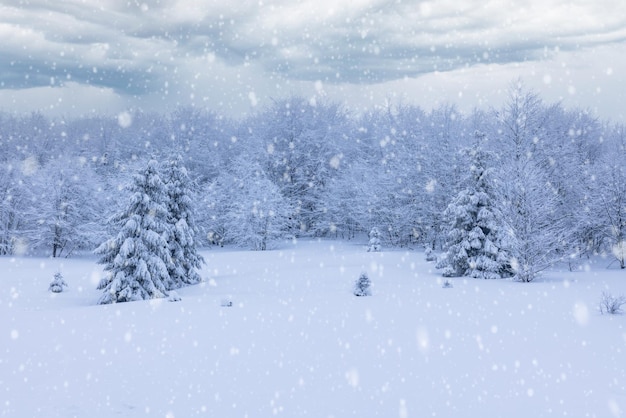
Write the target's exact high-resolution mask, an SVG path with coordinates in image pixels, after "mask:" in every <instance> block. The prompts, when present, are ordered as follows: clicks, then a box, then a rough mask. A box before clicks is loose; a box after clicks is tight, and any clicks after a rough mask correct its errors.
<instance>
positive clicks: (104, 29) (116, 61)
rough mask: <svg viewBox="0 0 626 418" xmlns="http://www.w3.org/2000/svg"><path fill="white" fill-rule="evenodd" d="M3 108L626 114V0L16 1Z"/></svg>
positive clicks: (11, 4)
mask: <svg viewBox="0 0 626 418" xmlns="http://www.w3.org/2000/svg"><path fill="white" fill-rule="evenodd" d="M0 40H1V41H0V110H2V111H7V112H17V113H21V112H31V111H41V112H43V113H45V114H50V115H63V116H81V115H87V114H91V113H100V114H101V113H105V114H119V113H121V112H124V111H127V110H132V109H143V110H149V111H161V112H168V111H171V110H173V109H175V108H176V107H178V106H196V107H201V108H206V109H210V110H213V111H216V112H218V113H222V114H225V115H227V116H231V117H243V116H245V115H247V114H250V113H254V112H256V111H258V110H259V109H263V107H264V106H267V105H270V104H271V103H272V101H273V100H274V99H279V98H282V97H285V96H289V95H301V96H304V97H306V98H309V99H310V100H311V101H313V102H314V101H317V100H320V99H323V100H331V101H338V102H341V103H344V104H345V105H346V108H347V109H349V110H351V111H353V112H355V113H359V112H361V111H363V110H365V109H368V108H372V107H375V106H384V105H386V104H387V103H395V104H414V105H419V106H422V107H423V108H425V109H427V110H428V109H431V108H433V107H436V106H438V105H440V104H455V105H457V106H458V107H459V108H460V109H461V110H462V111H466V112H469V111H471V110H472V109H473V108H481V109H490V108H496V109H497V108H498V107H500V106H502V104H503V102H504V101H505V100H506V97H507V90H508V89H509V88H510V86H511V84H512V83H515V82H517V80H521V81H522V82H523V83H524V85H525V86H526V87H527V88H529V89H532V90H534V91H536V92H537V93H539V94H540V95H541V97H542V98H543V99H544V100H545V101H546V102H549V103H552V102H561V103H562V105H563V106H564V107H566V108H575V107H580V108H583V109H585V110H589V111H590V112H593V113H594V114H596V115H598V116H599V117H601V118H604V119H610V120H612V121H615V122H624V120H625V119H626V93H625V91H626V88H624V86H626V2H624V1H623V0H597V1H590V0H570V1H561V0H525V1H517V0H512V1H500V0H497V1H490V0H436V1H409V0H369V1H366V0H345V1H337V0H330V1H328V0H301V1H298V0H276V1H271V0H257V1H237V0H234V1H225V0H221V1H210V0H205V1H202V0H160V1H159V0H156V1H141V0H139V1H135V0H129V1H123V0H64V1H57V0H20V1H16V0H0Z"/></svg>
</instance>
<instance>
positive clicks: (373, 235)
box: [367, 227, 381, 253]
mask: <svg viewBox="0 0 626 418" xmlns="http://www.w3.org/2000/svg"><path fill="white" fill-rule="evenodd" d="M369 237H370V240H369V243H368V247H367V251H368V252H373V253H377V252H380V250H381V245H380V231H379V230H378V228H376V227H373V228H372V229H371V230H370V233H369Z"/></svg>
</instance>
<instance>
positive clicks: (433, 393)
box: [0, 241, 626, 418]
mask: <svg viewBox="0 0 626 418" xmlns="http://www.w3.org/2000/svg"><path fill="white" fill-rule="evenodd" d="M383 250H384V251H383V252H382V253H368V252H366V251H365V246H364V245H363V244H362V243H361V244H358V245H357V244H355V243H346V242H334V241H321V242H320V241H299V242H297V243H286V244H284V245H282V246H281V248H280V249H278V250H274V251H267V252H247V251H239V250H233V249H212V250H208V251H204V252H203V255H204V256H205V258H206V260H207V266H206V268H205V269H204V270H203V272H202V276H203V277H205V278H206V279H207V280H206V282H205V283H203V284H202V285H199V286H193V287H188V288H184V289H181V290H179V291H178V294H179V295H180V296H181V297H182V301H180V302H167V301H166V300H155V301H149V302H134V303H124V304H117V305H108V306H98V305H96V304H95V303H96V301H97V299H98V296H99V294H100V291H98V290H96V289H95V287H96V284H97V282H98V280H99V277H100V275H101V274H102V268H101V266H99V265H97V264H95V259H94V258H93V257H86V258H74V259H61V260H59V259H45V258H10V257H5V258H0V289H1V291H0V416H2V417H11V418H20V417H29V418H30V417H90V418H96V417H117V416H120V417H144V416H146V417H168V418H171V417H183V418H187V417H195V416H206V417H246V416H247V417H268V416H274V415H278V416H285V417H301V416H308V417H337V418H340V417H385V418H388V417H469V416H475V417H478V416H480V417H507V418H512V417H524V418H527V417H551V416H571V417H620V416H626V315H601V314H600V313H599V312H598V310H597V305H598V302H599V300H600V295H601V293H602V291H605V290H606V291H609V292H610V293H612V294H614V295H620V294H622V295H626V272H624V271H619V270H617V269H615V266H612V268H610V269H607V265H608V264H609V262H610V261H609V260H607V259H600V258H599V259H597V260H595V262H594V263H591V264H582V265H581V266H580V269H579V271H576V272H569V271H568V269H567V268H566V267H565V266H563V267H562V268H555V269H554V270H552V271H551V272H549V273H548V274H546V275H545V276H544V277H543V278H542V279H540V280H539V281H537V282H534V283H530V284H523V283H514V282H511V281H507V280H495V281H488V280H475V279H467V280H463V279H455V280H453V284H454V287H453V288H442V285H441V284H442V278H441V277H440V276H439V274H438V272H437V271H435V270H434V264H433V263H428V262H426V261H425V257H424V254H423V253H422V252H417V251H404V250H388V249H383ZM57 271H60V272H61V273H62V274H63V277H64V279H65V281H66V282H67V283H68V285H69V289H68V290H66V292H64V293H60V294H53V293H50V292H48V291H47V288H48V284H49V283H50V281H51V280H52V278H53V276H54V273H55V272H57ZM362 271H366V272H368V273H369V276H370V278H371V280H372V283H373V296H371V297H361V298H357V297H355V296H353V295H352V293H351V290H352V289H351V288H352V285H353V283H354V281H355V280H356V279H357V278H358V276H359V274H360V273H361V272H362ZM227 300H230V301H232V303H233V304H232V307H226V306H222V305H224V304H225V303H224V302H225V301H227Z"/></svg>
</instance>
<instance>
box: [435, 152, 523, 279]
mask: <svg viewBox="0 0 626 418" xmlns="http://www.w3.org/2000/svg"><path fill="white" fill-rule="evenodd" d="M469 156H470V160H471V166H470V170H469V176H468V178H467V180H466V187H465V188H464V189H463V190H461V191H460V192H459V193H458V194H457V196H456V197H455V198H454V199H453V200H452V202H451V203H450V204H449V205H448V207H447V209H446V210H445V212H444V217H445V219H446V221H447V239H446V242H445V246H444V249H445V251H446V252H445V255H444V257H443V258H442V259H441V260H440V261H439V263H438V264H437V267H438V268H443V275H444V276H446V277H458V276H469V277H475V278H481V279H499V278H502V277H507V276H510V275H511V266H510V255H509V252H508V249H507V248H508V247H507V246H508V244H507V234H506V228H505V224H504V221H503V217H502V214H501V213H500V210H499V209H498V201H497V199H496V197H495V191H494V187H493V183H492V182H493V178H492V176H491V173H492V171H491V170H490V169H489V168H488V167H487V164H488V158H489V154H488V153H487V152H485V151H482V150H480V149H479V148H478V147H475V148H473V149H472V150H471V151H469Z"/></svg>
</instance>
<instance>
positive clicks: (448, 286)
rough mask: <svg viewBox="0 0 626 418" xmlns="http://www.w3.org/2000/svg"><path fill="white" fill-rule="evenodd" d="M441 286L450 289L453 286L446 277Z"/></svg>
mask: <svg viewBox="0 0 626 418" xmlns="http://www.w3.org/2000/svg"><path fill="white" fill-rule="evenodd" d="M441 287H443V288H444V289H450V288H452V287H454V286H453V285H452V281H450V279H446V280H444V282H443V285H442V286H441Z"/></svg>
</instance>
